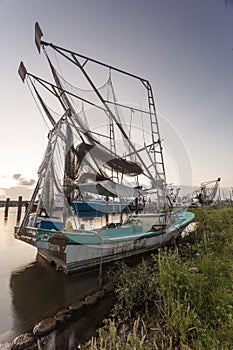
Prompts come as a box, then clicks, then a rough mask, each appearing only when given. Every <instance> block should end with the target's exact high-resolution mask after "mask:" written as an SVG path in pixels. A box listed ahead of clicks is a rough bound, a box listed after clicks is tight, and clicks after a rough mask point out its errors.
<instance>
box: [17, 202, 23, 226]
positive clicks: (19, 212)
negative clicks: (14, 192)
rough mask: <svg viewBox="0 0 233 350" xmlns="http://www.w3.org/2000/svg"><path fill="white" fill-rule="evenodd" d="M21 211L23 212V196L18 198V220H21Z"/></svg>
mask: <svg viewBox="0 0 233 350" xmlns="http://www.w3.org/2000/svg"><path fill="white" fill-rule="evenodd" d="M21 213H22V196H19V199H18V211H17V222H19V221H20V218H21Z"/></svg>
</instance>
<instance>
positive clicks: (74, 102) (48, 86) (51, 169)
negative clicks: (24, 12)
mask: <svg viewBox="0 0 233 350" xmlns="http://www.w3.org/2000/svg"><path fill="white" fill-rule="evenodd" d="M42 36H43V33H42V31H41V29H40V27H39V24H38V23H36V24H35V38H36V45H37V48H38V50H39V52H41V51H43V53H44V55H45V58H46V60H47V61H48V66H49V70H50V71H51V73H52V76H53V79H54V82H50V81H48V80H47V79H42V78H40V77H38V76H36V75H34V74H31V73H29V72H28V71H27V69H26V67H25V65H24V64H23V63H22V62H21V64H20V67H19V74H20V77H21V78H22V80H23V82H24V81H27V83H28V84H29V86H30V87H31V91H32V92H33V94H34V97H35V99H37V101H38V103H39V104H40V106H41V109H42V111H43V113H44V115H45V116H46V118H48V120H49V122H50V123H51V127H50V131H49V134H48V144H47V149H46V152H45V156H44V159H43V161H42V164H41V165H40V167H39V170H38V182H37V185H36V187H35V190H34V192H33V195H32V198H31V201H30V204H29V205H28V207H27V210H26V212H25V216H24V219H23V221H22V224H21V226H19V227H17V228H16V231H15V237H16V238H17V239H20V240H22V241H25V242H27V243H29V244H32V245H34V246H35V247H37V250H38V254H39V255H40V256H42V257H43V258H44V259H45V260H47V261H48V262H49V263H50V264H55V265H56V267H57V268H58V269H62V270H63V271H64V272H65V273H71V272H75V271H78V270H81V269H89V268H92V267H94V266H98V265H100V264H103V263H107V262H111V261H115V260H117V259H121V258H125V257H129V256H135V255H138V254H142V253H145V252H149V251H153V250H155V249H157V248H158V247H161V246H164V245H166V244H169V242H174V241H175V239H176V238H177V237H178V236H179V235H180V234H181V233H182V231H183V230H184V229H185V228H186V227H187V226H188V225H189V224H190V223H191V222H192V221H193V220H194V214H193V213H190V212H188V211H186V210H185V209H181V208H179V210H175V209H172V208H171V206H169V202H168V196H167V185H166V176H165V167H164V158H163V152H162V145H161V143H162V142H161V137H160V132H159V126H158V118H157V114H156V108H155V103H154V97H153V92H152V88H151V85H150V83H149V81H148V80H147V79H144V78H141V77H139V76H136V75H134V74H131V73H128V72H125V71H123V70H121V69H118V68H115V67H112V66H110V65H108V64H105V63H102V62H99V61H97V60H95V59H92V58H90V57H86V56H84V55H81V54H79V53H76V52H74V51H71V50H68V49H65V48H62V47H60V46H57V45H54V44H52V43H49V42H46V41H44V40H42ZM51 57H52V58H53V61H54V62H56V63H58V62H59V69H57V68H55V64H54V63H53V61H52V58H51ZM67 66H68V69H67V70H66V67H67ZM71 67H72V68H73V69H74V73H71ZM61 71H62V73H61ZM103 79H104V83H103ZM77 82H78V83H79V84H80V85H81V87H77ZM100 84H101V85H100ZM52 98H53V99H54V100H55V101H56V102H57V104H58V106H57V107H58V108H59V111H58V110H56V113H54V112H53V111H54V109H55V107H54V101H53V102H52V103H53V105H52V108H50V107H49V106H48V104H49V103H50V102H51V101H52ZM45 100H46V103H45ZM90 196H91V198H95V200H94V201H95V203H96V202H98V200H101V205H102V208H103V201H104V203H105V204H104V206H105V208H106V212H105V216H106V218H105V223H104V224H103V223H102V221H101V220H100V221H98V220H96V221H95V220H93V221H92V224H91V225H90V224H89V225H88V223H87V222H85V221H83V220H82V216H81V215H79V211H78V209H77V208H78V207H77V206H75V205H74V203H77V201H80V200H82V201H85V198H88V197H90ZM57 198H59V201H60V203H59V205H57ZM111 201H114V202H116V203H117V205H118V206H119V207H120V208H121V210H120V214H119V215H117V216H116V215H110V214H109V210H108V203H111ZM130 202H131V203H133V205H134V211H133V212H132V211H130V206H129V207H127V210H125V207H126V206H127V203H130ZM35 203H36V206H35ZM139 203H143V210H139Z"/></svg>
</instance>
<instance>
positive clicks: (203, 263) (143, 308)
mask: <svg viewBox="0 0 233 350" xmlns="http://www.w3.org/2000/svg"><path fill="white" fill-rule="evenodd" d="M195 214H196V218H197V227H196V229H195V231H194V232H192V233H191V234H190V235H188V236H186V237H184V238H183V239H181V240H180V242H179V246H178V247H176V248H175V249H161V250H159V252H158V254H157V255H153V256H152V258H151V259H150V260H147V261H144V260H143V261H142V263H141V264H139V265H137V266H136V267H135V268H130V267H128V266H127V265H126V264H124V263H121V265H119V264H118V265H117V269H116V270H115V272H114V279H115V285H116V288H115V293H116V296H117V303H116V306H115V309H114V316H112V317H111V318H110V319H109V320H107V321H106V324H105V326H104V327H103V328H101V329H100V330H99V337H98V338H93V339H92V340H91V341H90V342H89V344H86V345H85V349H91V350H108V349H112V350H115V349H120V350H123V349H135V350H137V349H143V350H150V349H161V350H162V349H171V350H175V349H177V350H178V349H183V350H188V349H194V350H199V349H200V350H201V349H211V350H215V349H216V350H218V349H219V350H220V349H221V350H228V349H229V350H230V349H233V264H232V260H233V258H232V257H233V208H232V207H229V208H226V207H225V208H218V209H205V208H201V209H196V210H195ZM116 271H118V272H116Z"/></svg>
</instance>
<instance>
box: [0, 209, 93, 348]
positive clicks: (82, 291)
mask: <svg viewBox="0 0 233 350" xmlns="http://www.w3.org/2000/svg"><path fill="white" fill-rule="evenodd" d="M16 213H17V208H10V209H9V217H8V219H7V220H5V219H4V208H0V285H1V293H0V345H1V344H3V343H4V342H9V341H12V340H13V339H14V338H15V337H16V336H18V335H19V334H21V333H23V332H25V331H27V330H28V329H30V328H31V327H32V326H33V325H34V324H35V323H36V322H38V321H41V320H42V319H44V318H46V317H47V316H49V315H51V314H53V313H55V312H56V311H57V310H59V309H61V308H62V307H64V306H67V305H68V304H70V303H71V302H73V301H76V300H79V299H80V300H81V299H83V298H84V297H85V296H86V295H87V294H89V293H91V292H92V291H93V290H95V289H96V287H97V286H98V271H97V270H96V271H93V272H91V273H88V274H75V275H71V276H66V275H64V274H63V273H60V272H56V271H55V270H53V269H52V268H51V267H49V266H48V265H47V264H44V266H42V265H41V264H39V263H38V262H37V261H36V255H37V251H36V248H34V247H32V246H30V245H28V244H26V243H24V242H21V241H18V240H16V239H15V238H14V226H15V224H16ZM0 348H1V347H0Z"/></svg>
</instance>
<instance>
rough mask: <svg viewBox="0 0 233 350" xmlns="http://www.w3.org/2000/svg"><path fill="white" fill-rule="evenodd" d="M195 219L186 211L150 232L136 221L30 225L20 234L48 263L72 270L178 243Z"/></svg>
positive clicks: (67, 270) (19, 237)
mask: <svg viewBox="0 0 233 350" xmlns="http://www.w3.org/2000/svg"><path fill="white" fill-rule="evenodd" d="M193 220H194V214H192V213H189V212H185V213H184V214H183V215H181V216H180V218H179V220H178V221H177V222H175V223H174V224H173V225H170V226H168V227H166V228H164V227H162V226H161V227H160V228H158V229H157V230H154V231H148V232H143V231H142V228H141V227H140V225H138V224H136V223H135V224H130V225H122V226H119V227H115V228H112V229H107V228H105V229H103V230H97V231H91V232H90V231H85V230H76V231H74V232H67V233H66V232H54V231H51V230H43V229H32V228H28V233H24V234H23V235H21V236H18V235H17V233H16V238H18V239H21V240H24V241H26V242H27V243H31V244H33V245H34V246H36V247H37V249H38V254H39V255H40V256H41V257H43V258H44V259H45V260H46V261H47V262H48V263H50V264H51V265H55V266H56V268H57V269H59V270H60V269H61V270H63V271H64V272H65V273H67V274H70V273H73V272H76V271H80V270H84V269H90V268H93V267H97V266H99V265H100V264H106V263H110V262H113V261H116V260H119V259H123V258H127V257H132V256H136V255H140V254H143V253H146V252H150V251H155V250H156V249H158V248H159V247H162V246H165V245H168V244H170V243H173V244H174V242H175V240H176V238H177V237H178V236H179V235H180V234H181V233H182V231H183V230H184V229H185V228H186V227H187V226H188V225H189V224H190V223H191V222H192V221H193ZM29 235H30V237H29ZM30 240H31V241H30Z"/></svg>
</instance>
